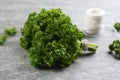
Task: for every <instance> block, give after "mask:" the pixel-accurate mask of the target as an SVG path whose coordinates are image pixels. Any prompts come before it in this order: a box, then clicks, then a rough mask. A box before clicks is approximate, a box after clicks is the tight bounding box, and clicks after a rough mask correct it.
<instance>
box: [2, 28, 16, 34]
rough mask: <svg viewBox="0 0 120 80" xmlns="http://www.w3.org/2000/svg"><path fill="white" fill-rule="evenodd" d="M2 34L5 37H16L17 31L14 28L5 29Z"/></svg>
mask: <svg viewBox="0 0 120 80" xmlns="http://www.w3.org/2000/svg"><path fill="white" fill-rule="evenodd" d="M4 32H5V33H6V34H7V35H16V33H17V29H16V28H15V27H12V28H6V29H5V30H4Z"/></svg>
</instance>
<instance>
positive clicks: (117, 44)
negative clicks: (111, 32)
mask: <svg viewBox="0 0 120 80" xmlns="http://www.w3.org/2000/svg"><path fill="white" fill-rule="evenodd" d="M109 49H110V51H114V52H115V56H116V57H117V58H120V40H114V41H113V42H112V44H110V45H109Z"/></svg>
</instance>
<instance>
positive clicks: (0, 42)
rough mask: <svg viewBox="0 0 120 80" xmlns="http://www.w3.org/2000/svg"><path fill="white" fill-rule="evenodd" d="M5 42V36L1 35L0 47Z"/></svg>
mask: <svg viewBox="0 0 120 80" xmlns="http://www.w3.org/2000/svg"><path fill="white" fill-rule="evenodd" d="M6 40H7V35H5V34H2V35H0V45H4V44H5V42H6Z"/></svg>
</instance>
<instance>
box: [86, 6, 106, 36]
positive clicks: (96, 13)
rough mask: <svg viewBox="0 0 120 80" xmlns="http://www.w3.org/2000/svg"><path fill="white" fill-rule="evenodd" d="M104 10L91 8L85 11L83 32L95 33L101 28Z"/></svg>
mask: <svg viewBox="0 0 120 80" xmlns="http://www.w3.org/2000/svg"><path fill="white" fill-rule="evenodd" d="M104 15H105V12H104V10H102V9H99V8H91V9H88V10H87V12H86V19H85V29H84V30H85V32H86V33H87V34H97V33H100V31H101V30H102V22H103V16H104Z"/></svg>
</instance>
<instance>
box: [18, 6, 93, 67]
mask: <svg viewBox="0 0 120 80" xmlns="http://www.w3.org/2000/svg"><path fill="white" fill-rule="evenodd" d="M21 34H22V37H21V38H20V45H21V46H22V47H23V48H25V49H27V50H28V51H29V54H28V56H29V60H30V63H31V64H32V65H33V66H35V67H44V68H45V67H49V68H50V67H56V66H57V67H66V66H68V65H70V64H72V62H73V61H74V60H75V59H76V58H77V57H78V56H79V55H81V54H82V52H83V50H82V48H81V47H80V46H81V44H80V43H79V41H81V40H82V39H83V38H84V34H83V33H82V32H81V31H80V30H79V29H78V28H77V27H76V25H73V24H72V23H71V19H70V17H69V16H67V15H65V14H64V13H63V12H62V11H61V9H59V8H58V9H51V10H46V9H42V10H41V11H40V12H39V13H36V12H33V13H31V14H29V16H28V19H27V21H26V22H25V25H24V28H23V29H22V30H21ZM92 48H95V47H92ZM94 51H95V50H94Z"/></svg>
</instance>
